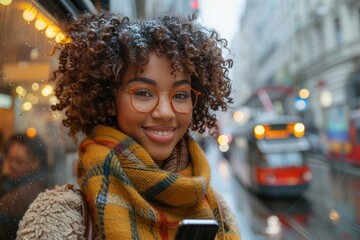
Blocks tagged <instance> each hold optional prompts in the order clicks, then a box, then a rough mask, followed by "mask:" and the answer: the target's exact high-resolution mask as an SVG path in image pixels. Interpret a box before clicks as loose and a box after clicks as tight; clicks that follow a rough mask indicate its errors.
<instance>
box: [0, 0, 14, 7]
mask: <svg viewBox="0 0 360 240" xmlns="http://www.w3.org/2000/svg"><path fill="white" fill-rule="evenodd" d="M11 2H12V0H0V4H2V5H5V6H7V5H10V4H11Z"/></svg>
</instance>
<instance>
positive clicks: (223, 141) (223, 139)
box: [218, 135, 229, 145]
mask: <svg viewBox="0 0 360 240" xmlns="http://www.w3.org/2000/svg"><path fill="white" fill-rule="evenodd" d="M228 142H229V138H228V136H226V135H220V136H219V137H218V143H219V144H220V145H223V144H227V143H228Z"/></svg>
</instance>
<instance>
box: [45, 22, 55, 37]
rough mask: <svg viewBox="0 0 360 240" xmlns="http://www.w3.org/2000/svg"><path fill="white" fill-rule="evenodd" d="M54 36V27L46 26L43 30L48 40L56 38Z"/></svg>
mask: <svg viewBox="0 0 360 240" xmlns="http://www.w3.org/2000/svg"><path fill="white" fill-rule="evenodd" d="M56 34H57V30H56V28H55V26H53V25H50V26H48V27H47V28H46V30H45V35H46V36H47V37H48V38H53V37H55V36H56Z"/></svg>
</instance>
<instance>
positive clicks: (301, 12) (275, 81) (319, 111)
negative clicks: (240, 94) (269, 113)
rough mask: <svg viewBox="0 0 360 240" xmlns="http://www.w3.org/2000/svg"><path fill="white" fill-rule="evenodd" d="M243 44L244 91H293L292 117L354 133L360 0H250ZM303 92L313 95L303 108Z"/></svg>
mask: <svg viewBox="0 0 360 240" xmlns="http://www.w3.org/2000/svg"><path fill="white" fill-rule="evenodd" d="M239 44H241V45H242V46H241V49H243V50H242V52H246V53H247V55H246V56H242V63H241V65H242V66H243V67H241V69H242V73H240V74H241V75H242V76H244V77H245V79H243V80H244V81H247V82H248V83H249V84H247V85H248V86H249V88H248V89H244V91H248V92H252V91H255V90H256V89H258V88H260V87H264V86H289V87H292V89H293V94H291V95H289V96H287V97H286V99H284V103H285V104H284V105H285V106H284V108H285V112H286V113H287V114H296V115H300V116H302V117H304V121H305V122H306V123H308V124H312V125H313V126H314V127H316V128H318V129H320V130H322V131H324V132H326V133H328V134H332V133H333V132H334V131H335V132H337V131H344V132H345V131H347V130H348V128H349V125H350V124H351V119H352V118H353V117H354V116H357V115H358V112H359V109H360V108H359V107H360V101H359V100H360V98H359V97H360V91H359V86H360V85H359V84H360V61H359V59H360V2H359V1H357V0H341V1H340V0H269V1H263V0H248V1H247V4H246V8H245V11H244V15H243V18H242V28H241V39H240V40H239ZM300 89H307V90H309V92H310V95H309V97H308V99H306V102H305V104H306V105H304V106H303V108H301V109H298V108H296V106H295V105H294V101H295V99H296V98H297V97H298V93H299V90H300ZM245 95H246V94H245ZM334 117H335V118H334Z"/></svg>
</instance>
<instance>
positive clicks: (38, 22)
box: [35, 18, 47, 31]
mask: <svg viewBox="0 0 360 240" xmlns="http://www.w3.org/2000/svg"><path fill="white" fill-rule="evenodd" d="M46 26H47V24H46V22H45V20H44V19H42V18H38V19H36V21H35V28H36V29H37V30H39V31H41V30H44V29H45V28H46Z"/></svg>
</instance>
